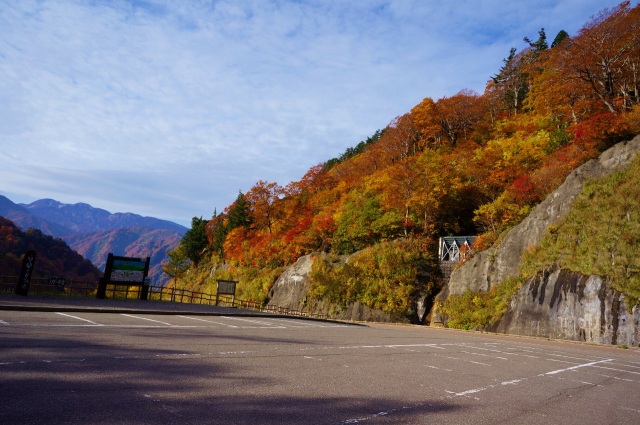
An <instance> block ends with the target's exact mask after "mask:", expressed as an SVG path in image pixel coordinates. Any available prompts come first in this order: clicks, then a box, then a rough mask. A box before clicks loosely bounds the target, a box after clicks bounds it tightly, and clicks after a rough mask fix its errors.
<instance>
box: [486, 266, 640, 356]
mask: <svg viewBox="0 0 640 425" xmlns="http://www.w3.org/2000/svg"><path fill="white" fill-rule="evenodd" d="M639 322H640V308H638V307H635V308H634V309H633V310H631V311H629V309H628V308H627V306H626V304H625V302H624V296H623V295H621V294H620V293H619V292H617V291H614V290H613V289H611V288H610V287H609V285H608V284H607V283H606V282H604V281H603V280H602V279H601V278H600V277H598V276H588V277H587V276H583V275H581V274H579V273H574V272H569V271H566V270H561V269H559V268H555V269H552V270H549V271H545V272H544V273H543V275H542V276H540V277H535V278H532V279H530V280H529V281H528V282H527V283H526V284H525V285H524V286H523V287H522V289H521V290H520V292H519V293H518V295H517V297H516V298H514V300H513V301H512V302H511V305H510V306H509V311H508V312H507V313H506V314H505V315H504V317H503V318H502V320H501V321H500V322H499V323H498V325H497V326H496V328H495V329H493V330H495V331H496V332H503V333H509V334H516V335H528V336H540V337H547V338H556V339H566V340H573V341H585V342H592V343H598V344H614V345H616V344H626V345H627V346H630V347H638V346H639V345H640V326H638V323H639Z"/></svg>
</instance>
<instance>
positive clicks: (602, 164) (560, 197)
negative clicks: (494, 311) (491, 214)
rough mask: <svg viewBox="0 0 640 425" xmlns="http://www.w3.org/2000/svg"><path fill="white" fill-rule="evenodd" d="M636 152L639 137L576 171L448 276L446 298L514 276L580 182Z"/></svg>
mask: <svg viewBox="0 0 640 425" xmlns="http://www.w3.org/2000/svg"><path fill="white" fill-rule="evenodd" d="M638 151H640V136H636V137H635V138H634V139H633V140H632V141H630V142H623V143H618V144H617V145H615V146H613V147H612V148H610V149H608V150H607V151H605V152H603V153H602V154H601V155H600V157H598V158H597V159H593V160H591V161H588V162H586V163H585V164H583V165H582V166H580V167H578V168H576V169H575V170H574V171H573V172H572V173H571V174H570V175H569V176H568V177H567V178H566V179H565V181H564V183H563V184H562V185H560V187H559V188H558V189H557V190H556V191H555V192H553V193H552V194H551V195H550V196H548V197H547V199H545V200H544V201H543V202H541V203H540V204H539V205H538V206H537V207H535V208H534V209H533V211H532V212H531V214H530V215H529V216H528V217H527V218H526V219H524V220H523V221H522V222H521V223H520V224H518V225H517V226H516V227H514V228H513V229H511V231H509V233H508V234H507V235H506V237H505V238H504V240H503V241H502V243H501V244H500V246H498V247H497V248H490V249H488V250H486V251H483V252H480V253H478V254H476V255H475V256H474V257H473V258H472V259H471V260H469V261H468V262H466V263H465V264H463V265H462V266H461V267H459V268H457V269H455V270H454V271H453V272H452V273H451V278H450V280H449V284H448V293H449V294H450V295H460V294H462V293H464V292H465V291H466V290H467V289H469V290H471V291H476V292H477V291H486V290H488V289H490V288H492V287H494V286H496V285H497V284H499V283H500V282H502V281H504V280H505V279H506V278H508V277H510V276H514V275H516V274H517V273H518V268H519V267H520V259H521V257H522V254H523V253H524V251H525V250H526V249H527V247H529V246H534V245H537V244H538V243H539V242H540V240H541V238H542V235H543V233H544V231H545V230H546V229H547V227H549V225H551V224H556V223H557V222H558V221H559V220H560V219H561V218H562V217H564V216H565V215H566V214H567V213H568V212H569V210H570V209H571V205H572V204H573V201H574V200H575V198H576V196H577V195H578V194H579V193H580V192H581V191H582V186H583V184H584V182H585V181H586V180H588V179H594V178H599V177H603V176H606V175H609V174H611V173H613V172H615V171H618V170H620V169H623V168H624V167H626V166H628V165H629V163H630V162H631V160H632V159H633V158H634V156H635V154H636V153H637V152H638Z"/></svg>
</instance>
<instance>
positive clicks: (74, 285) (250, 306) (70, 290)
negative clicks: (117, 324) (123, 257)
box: [0, 275, 329, 319]
mask: <svg viewBox="0 0 640 425" xmlns="http://www.w3.org/2000/svg"><path fill="white" fill-rule="evenodd" d="M17 281H18V276H2V275H0V293H5V294H6V293H14V291H15V287H16V283H17ZM97 290H98V282H88V281H67V282H66V283H65V285H64V286H61V285H54V284H50V283H49V279H47V278H36V277H33V278H31V284H30V286H29V294H31V295H44V296H53V297H84V298H95V297H96V293H97ZM141 291H142V287H141V286H130V285H111V284H110V285H107V292H106V297H107V298H111V299H132V300H133V299H139V298H140V292H141ZM148 300H155V301H163V302H177V303H184V304H203V305H216V294H209V293H206V292H198V291H189V290H187V289H179V288H167V287H164V286H149V292H148ZM218 305H220V306H225V307H236V308H242V309H245V310H252V311H259V312H263V313H274V314H283V315H287V316H297V317H310V318H316V319H328V318H329V316H328V315H327V314H322V313H313V312H308V311H300V310H292V309H289V308H286V307H280V306H273V305H271V306H270V305H262V304H260V303H257V302H254V301H250V300H242V299H235V298H234V297H232V296H231V295H219V297H218Z"/></svg>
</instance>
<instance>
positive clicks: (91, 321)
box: [56, 313, 104, 326]
mask: <svg viewBox="0 0 640 425" xmlns="http://www.w3.org/2000/svg"><path fill="white" fill-rule="evenodd" d="M56 314H59V315H60V316H66V317H71V318H73V319H77V320H82V321H83V322H87V323H91V324H92V325H95V326H104V325H101V324H100V323H96V322H94V321H93V320H89V319H83V318H82V317H78V316H74V315H72V314H67V313H56Z"/></svg>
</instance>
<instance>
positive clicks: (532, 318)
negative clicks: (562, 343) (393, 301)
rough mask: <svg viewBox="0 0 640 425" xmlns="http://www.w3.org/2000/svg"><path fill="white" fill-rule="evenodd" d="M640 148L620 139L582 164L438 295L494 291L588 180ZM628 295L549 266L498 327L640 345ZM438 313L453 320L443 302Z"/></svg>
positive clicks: (638, 317)
mask: <svg viewBox="0 0 640 425" xmlns="http://www.w3.org/2000/svg"><path fill="white" fill-rule="evenodd" d="M638 152H640V136H636V137H635V138H634V139H633V140H631V141H629V142H624V143H619V144H617V145H615V146H614V147H612V148H610V149H609V150H607V151H605V152H604V153H602V154H601V155H600V157H599V158H597V159H594V160H591V161H589V162H587V163H585V164H583V165H582V166H580V167H578V168H577V169H575V170H574V171H573V172H572V173H571V174H570V175H569V176H568V177H567V178H566V179H565V181H564V183H563V184H562V185H561V186H560V187H559V188H558V189H557V190H556V191H555V192H554V193H552V194H551V195H550V196H549V197H547V199H545V200H544V201H543V202H542V203H540V204H539V205H538V206H537V207H536V208H534V210H533V211H532V212H531V214H530V215H529V216H528V217H527V218H526V219H525V220H523V221H522V223H520V224H519V225H517V226H516V227H514V228H513V229H511V231H509V232H508V234H507V235H506V236H505V238H504V240H503V241H502V243H501V244H500V245H499V246H498V247H495V248H491V249H488V250H486V251H483V252H480V253H477V254H476V255H475V256H474V257H473V258H472V259H470V260H469V261H467V262H466V263H464V264H463V265H462V266H461V267H459V268H457V269H455V270H454V271H453V272H452V274H451V278H450V280H449V282H448V284H447V286H446V287H445V289H444V290H443V291H442V292H441V293H440V294H438V296H437V298H436V299H437V301H440V302H443V301H445V300H446V298H447V297H448V296H449V295H460V294H463V293H465V292H466V291H467V290H470V291H472V292H480V291H487V290H489V289H491V288H492V287H494V286H496V285H498V284H499V283H501V282H503V281H504V280H505V279H506V278H508V277H510V276H515V275H517V274H518V269H519V267H520V264H521V258H522V254H523V253H524V252H525V250H526V249H527V248H528V247H530V246H534V245H536V244H538V243H539V242H540V240H541V239H542V236H543V234H544V232H545V230H546V229H547V228H548V227H549V225H554V224H557V223H558V222H559V221H560V220H561V219H562V217H564V216H565V215H566V214H567V213H568V212H569V210H570V209H571V206H572V204H573V202H574V200H575V198H576V196H577V195H578V194H579V193H580V192H581V191H582V187H583V184H584V183H585V181H587V180H589V179H596V178H600V177H604V176H606V175H609V174H611V173H613V172H616V171H618V170H621V169H624V168H625V167H627V166H628V165H629V164H630V163H631V161H632V160H633V158H634V157H635V155H636V154H637V153H638ZM623 301H624V300H623V296H622V295H621V294H619V293H617V292H615V291H613V290H612V289H611V288H609V286H608V284H607V283H606V282H603V281H602V279H601V278H600V277H598V276H581V275H580V274H577V273H571V272H568V271H563V270H553V271H547V272H545V273H544V274H543V276H542V277H541V278H534V279H531V280H530V281H529V282H527V283H526V284H525V286H524V287H523V288H522V289H521V290H520V292H519V293H518V295H517V297H516V298H515V299H514V300H513V302H512V304H511V306H510V308H509V311H508V312H507V313H506V315H505V316H504V317H503V319H502V320H501V321H500V322H499V323H498V325H497V327H496V329H494V330H496V331H498V332H505V333H512V334H519V335H530V336H544V337H549V338H560V339H569V340H579V341H588V342H595V343H602V344H627V345H629V346H638V345H639V344H640V341H639V332H640V331H639V323H640V309H638V307H636V308H635V309H634V311H628V309H627V307H626V305H625V303H624V302H623ZM430 316H431V318H432V322H431V323H432V324H442V323H443V322H446V318H444V317H442V316H441V314H440V312H439V311H438V310H437V307H436V308H434V309H433V310H432V311H431V314H430Z"/></svg>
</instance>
